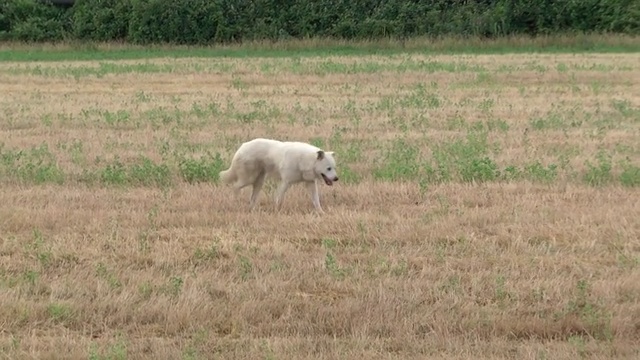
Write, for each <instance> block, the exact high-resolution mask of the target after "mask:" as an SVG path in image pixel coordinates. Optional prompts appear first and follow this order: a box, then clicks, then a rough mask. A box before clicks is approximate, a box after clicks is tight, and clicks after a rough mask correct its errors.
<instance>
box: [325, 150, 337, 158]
mask: <svg viewBox="0 0 640 360" xmlns="http://www.w3.org/2000/svg"><path fill="white" fill-rule="evenodd" d="M324 153H325V154H327V155H329V156H332V157H335V156H336V155H335V153H334V152H333V151H325V152H324Z"/></svg>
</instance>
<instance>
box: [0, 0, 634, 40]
mask: <svg viewBox="0 0 640 360" xmlns="http://www.w3.org/2000/svg"><path fill="white" fill-rule="evenodd" d="M566 33H621V34H632V35H637V34H639V33H640V1H638V0H386V1H383V0H313V1H310V0H307V1H305V0H180V1H167V0H75V4H74V5H73V6H71V7H58V6H55V5H53V4H51V3H50V2H47V0H2V2H1V4H0V40H17V41H59V40H91V41H125V42H130V43H135V44H152V43H172V44H191V45H209V44H216V43H229V42H241V41H247V40H280V39H287V38H313V37H331V38H337V39H379V38H385V37H393V38H400V39H402V38H410V37H416V36H427V37H442V36H462V37H466V36H469V37H484V38H496V37H501V36H510V35H534V36H535V35H549V34H566Z"/></svg>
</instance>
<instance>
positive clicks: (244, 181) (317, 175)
mask: <svg viewBox="0 0 640 360" xmlns="http://www.w3.org/2000/svg"><path fill="white" fill-rule="evenodd" d="M335 167H336V162H335V160H334V158H333V152H332V151H323V150H322V149H320V148H318V147H315V146H313V145H311V144H307V143H302V142H288V141H287V142H282V141H278V140H271V139H262V138H258V139H254V140H251V141H248V142H245V143H243V144H242V145H241V146H240V147H239V148H238V150H237V151H236V153H235V155H234V156H233V159H232V160H231V166H230V167H229V169H227V170H224V171H221V172H220V180H222V182H223V183H225V184H231V185H233V188H234V189H235V192H236V194H237V193H238V192H239V191H240V189H242V188H244V187H245V186H248V185H252V186H253V191H252V193H251V199H250V201H249V209H250V210H253V208H254V207H255V205H256V200H257V199H258V194H259V193H260V190H261V189H262V185H263V184H264V180H265V177H266V176H267V175H268V176H270V177H272V178H274V179H276V180H279V181H280V185H279V186H278V189H277V190H276V194H275V202H276V207H277V209H280V207H281V205H282V200H283V199H284V194H285V192H286V191H287V190H288V189H289V187H290V186H291V185H293V184H296V183H300V182H304V183H305V184H306V187H307V189H308V190H309V194H310V195H311V201H312V202H313V206H314V207H315V209H316V210H317V211H318V212H319V213H324V211H323V210H322V207H321V206H320V197H319V195H318V185H317V182H316V180H317V179H321V180H323V181H324V182H325V183H326V184H327V185H333V182H334V181H338V174H337V172H336V168H335Z"/></svg>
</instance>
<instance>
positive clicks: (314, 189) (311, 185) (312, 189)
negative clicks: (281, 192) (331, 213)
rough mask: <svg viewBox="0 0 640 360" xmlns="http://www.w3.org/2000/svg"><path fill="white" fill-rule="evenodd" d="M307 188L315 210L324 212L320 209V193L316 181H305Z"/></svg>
mask: <svg viewBox="0 0 640 360" xmlns="http://www.w3.org/2000/svg"><path fill="white" fill-rule="evenodd" d="M307 189H308V190H309V195H311V201H312V202H313V207H315V208H316V211H317V212H318V213H320V214H324V210H322V206H320V195H319V194H318V183H317V182H316V181H315V180H314V181H311V182H307Z"/></svg>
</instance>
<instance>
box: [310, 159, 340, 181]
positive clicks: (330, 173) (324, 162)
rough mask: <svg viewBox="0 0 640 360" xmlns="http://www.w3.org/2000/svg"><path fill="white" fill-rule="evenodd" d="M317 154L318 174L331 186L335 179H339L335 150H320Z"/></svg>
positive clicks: (316, 165)
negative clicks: (334, 155)
mask: <svg viewBox="0 0 640 360" xmlns="http://www.w3.org/2000/svg"><path fill="white" fill-rule="evenodd" d="M317 155H318V156H317V157H316V164H315V171H316V176H318V177H320V178H322V180H324V183H325V184H327V185H329V186H331V185H333V182H334V181H338V173H337V171H336V161H335V159H334V158H333V151H323V150H318V152H317Z"/></svg>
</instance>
